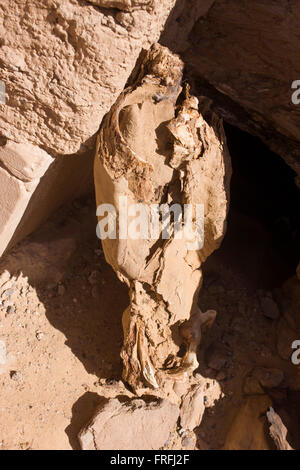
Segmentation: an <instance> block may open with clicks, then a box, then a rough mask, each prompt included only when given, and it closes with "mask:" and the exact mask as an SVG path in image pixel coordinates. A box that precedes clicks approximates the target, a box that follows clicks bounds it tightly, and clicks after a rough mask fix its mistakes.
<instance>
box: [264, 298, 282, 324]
mask: <svg viewBox="0 0 300 470" xmlns="http://www.w3.org/2000/svg"><path fill="white" fill-rule="evenodd" d="M260 305H261V309H262V311H263V314H264V315H265V317H267V318H270V319H271V320H276V319H277V318H279V316H280V312H279V308H278V305H277V304H276V302H275V301H274V300H273V299H272V298H271V297H263V298H262V299H261V302H260Z"/></svg>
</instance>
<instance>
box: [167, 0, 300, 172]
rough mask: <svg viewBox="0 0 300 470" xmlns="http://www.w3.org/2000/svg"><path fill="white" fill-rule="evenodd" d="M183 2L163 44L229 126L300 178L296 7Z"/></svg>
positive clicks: (227, 0)
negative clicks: (269, 151)
mask: <svg viewBox="0 0 300 470" xmlns="http://www.w3.org/2000/svg"><path fill="white" fill-rule="evenodd" d="M178 3H179V5H178V7H177V9H175V10H174V12H173V15H172V18H170V20H169V25H170V27H169V28H168V29H166V30H165V33H164V35H163V44H164V45H167V46H169V47H173V49H172V50H174V52H176V51H180V52H181V54H182V57H183V58H184V61H185V63H186V64H187V65H188V67H189V69H190V74H191V76H192V77H193V78H194V79H195V80H196V81H197V87H198V89H199V87H202V89H203V90H205V92H206V93H208V94H211V97H212V98H213V99H214V104H215V106H216V108H217V109H218V111H219V112H221V113H222V115H223V116H224V117H226V119H227V120H229V121H231V122H232V123H233V124H234V125H237V126H240V127H242V128H243V129H245V130H247V131H249V132H250V133H254V134H256V135H258V136H259V137H261V138H262V140H264V141H265V142H266V143H267V144H268V145H269V146H270V147H271V148H272V150H274V151H275V152H277V153H278V154H280V155H282V156H283V157H284V158H285V159H286V161H287V163H288V164H289V165H290V166H291V167H292V168H294V170H295V171H296V172H297V173H298V175H299V174H300V160H299V149H300V143H299V142H300V133H299V126H300V104H296V103H297V102H298V101H299V100H298V98H299V91H297V90H299V84H300V83H298V85H297V84H295V85H294V88H292V83H293V82H294V81H296V80H300V45H299V40H298V29H299V28H298V25H299V19H300V18H299V17H300V14H299V8H298V2H297V1H296V0H292V1H290V2H286V1H284V0H279V1H274V0H264V1H263V2H262V1H261V0H246V1H244V2H236V1H235V0H215V1H210V2H202V1H196V2H190V1H189V0H183V1H181V2H178ZM192 4H193V5H192ZM201 8H202V10H201V12H200V9H201ZM191 9H193V16H194V18H195V20H196V19H197V17H198V19H197V20H196V21H195V24H191V23H192V21H188V20H189V17H190V16H192V13H191V14H190V15H189V13H188V10H189V11H191ZM197 9H198V10H199V12H200V13H201V14H203V13H204V12H205V9H206V15H205V16H201V14H200V15H197ZM199 16H200V17H199ZM292 95H294V99H293V100H292ZM293 101H294V102H295V104H294V103H293ZM298 181H299V180H298Z"/></svg>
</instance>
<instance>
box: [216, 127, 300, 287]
mask: <svg viewBox="0 0 300 470" xmlns="http://www.w3.org/2000/svg"><path fill="white" fill-rule="evenodd" d="M225 132H226V136H227V144H228V148H229V152H230V155H231V159H232V169H233V174H232V180H231V201H230V210H229V215H228V229H227V234H226V236H225V239H224V242H223V244H222V247H221V249H220V250H221V254H223V255H224V256H225V258H226V255H227V254H228V263H229V262H230V263H234V264H235V266H236V268H237V269H238V271H240V272H242V271H243V270H244V272H245V270H246V272H247V276H248V279H249V281H250V282H252V283H253V284H254V287H255V288H265V289H268V288H274V287H279V286H280V285H282V283H283V282H284V281H285V280H286V279H288V278H289V277H291V276H293V275H294V274H295V271H296V267H297V263H298V262H299V259H300V211H299V207H300V190H299V188H298V187H297V186H296V184H295V181H294V179H295V175H296V174H295V172H294V171H293V170H292V169H291V168H290V167H289V166H288V165H287V164H286V163H285V162H284V160H283V159H282V158H281V157H280V156H278V155H276V154H275V153H273V152H271V151H270V150H269V149H268V147H266V146H265V145H264V144H263V143H262V141H261V140H260V139H258V138H256V137H254V136H252V135H250V134H248V133H246V132H243V131H241V130H240V129H238V128H236V127H233V126H231V125H229V124H226V123H225Z"/></svg>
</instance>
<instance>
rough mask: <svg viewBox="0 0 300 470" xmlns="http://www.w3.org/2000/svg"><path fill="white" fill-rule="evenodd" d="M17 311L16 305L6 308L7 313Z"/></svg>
mask: <svg viewBox="0 0 300 470" xmlns="http://www.w3.org/2000/svg"><path fill="white" fill-rule="evenodd" d="M15 311H16V307H14V306H12V305H10V306H9V307H7V309H6V313H7V314H10V313H15Z"/></svg>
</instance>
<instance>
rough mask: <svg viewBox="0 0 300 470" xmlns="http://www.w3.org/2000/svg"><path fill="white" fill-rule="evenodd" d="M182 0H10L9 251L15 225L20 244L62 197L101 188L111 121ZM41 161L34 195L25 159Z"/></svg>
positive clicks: (1, 108)
mask: <svg viewBox="0 0 300 470" xmlns="http://www.w3.org/2000/svg"><path fill="white" fill-rule="evenodd" d="M174 3H175V0H163V1H161V0H159V1H158V0H154V1H152V0H151V1H131V0H130V1H129V0H124V1H121V0H120V1H104V0H102V1H100V0H99V1H96V0H95V1H93V2H92V1H91V2H86V1H83V0H78V1H77V0H76V1H75V0H65V1H63V2H59V1H56V0H46V1H44V2H42V3H41V2H39V1H38V0H30V1H24V0H16V1H15V2H13V3H8V2H7V1H6V0H0V36H1V43H0V89H1V98H0V99H1V101H0V103H1V104H0V145H1V147H0V152H1V155H2V157H3V158H2V157H1V163H0V166H1V174H2V177H1V178H2V180H1V189H0V208H1V209H0V233H1V232H2V236H1V238H0V255H1V254H2V252H3V251H4V250H5V248H6V247H7V244H8V242H9V241H10V237H11V236H12V234H13V233H14V232H15V233H14V238H13V240H12V241H11V244H13V243H16V242H17V241H18V240H19V239H20V238H22V237H23V236H24V235H26V234H27V233H29V232H30V231H31V230H33V229H34V228H36V226H37V225H38V224H39V223H40V222H41V221H42V220H43V218H45V217H47V215H48V214H49V213H50V212H51V211H52V210H53V209H55V208H56V207H57V206H58V205H60V204H61V203H62V202H64V201H66V200H67V199H69V198H71V197H74V194H76V195H79V194H80V191H81V190H85V191H86V190H91V188H92V178H91V175H92V159H93V155H94V144H95V140H94V135H95V133H96V132H97V130H98V128H99V124H100V122H101V119H102V117H103V115H104V114H105V113H106V112H107V111H108V110H109V108H110V106H111V104H112V103H113V102H114V100H115V99H116V97H117V96H118V94H119V93H120V91H121V90H122V89H123V87H124V85H125V82H126V80H127V78H128V76H129V74H130V73H131V70H132V68H133V66H134V63H135V61H136V59H137V57H138V55H139V53H140V50H141V48H142V47H147V46H149V45H150V44H151V43H152V42H153V41H155V40H157V39H158V38H159V35H160V32H161V30H162V28H163V26H164V23H165V21H166V18H167V16H168V13H169V11H170V10H171V8H172V7H173V5H174ZM3 87H5V90H4V93H2V88H3ZM4 101H5V103H4ZM15 145H22V146H23V147H18V150H17V151H16V152H15V157H14V158H15V161H18V163H17V167H18V168H19V170H20V173H19V174H14V178H11V174H10V171H9V168H8V166H9V162H6V154H7V152H6V149H7V148H11V147H12V146H15ZM30 152H32V156H31V157H30ZM37 155H38V157H37ZM53 157H55V161H54V162H53V163H52V164H51V165H50V163H51V161H52V159H53ZM37 158H38V159H39V163H38V164H39V170H38V171H39V172H38V175H37V176H36V175H35V174H33V173H32V174H31V175H30V178H33V179H34V184H31V186H30V190H28V191H27V192H26V194H25V195H24V194H23V193H24V191H23V189H22V187H23V186H24V185H23V179H24V172H25V173H26V168H25V166H24V168H23V169H21V166H22V164H23V163H24V162H25V160H26V165H27V164H28V163H30V165H31V164H32V165H36V159H37ZM24 165H25V163H24ZM49 165H50V166H49ZM17 167H16V168H17ZM70 175H71V177H70ZM19 176H20V178H21V179H19ZM22 178H23V179H22ZM39 178H42V180H41V182H40V183H39V184H37V183H38V179H39ZM2 183H3V184H2ZM8 186H9V198H10V199H11V200H12V201H13V202H12V203H11V205H10V206H9V204H7V199H6V198H7V196H6V190H7V188H8ZM34 186H35V187H34ZM22 192H23V193H22ZM35 194H36V195H35ZM28 205H29V207H27V206H28ZM26 207H27V210H26ZM7 216H8V217H7ZM22 216H23V217H22ZM21 218H22V220H21V221H20V219H21ZM3 219H5V224H4V225H3V224H2V222H1V221H2V220H3ZM8 219H9V220H8Z"/></svg>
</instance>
